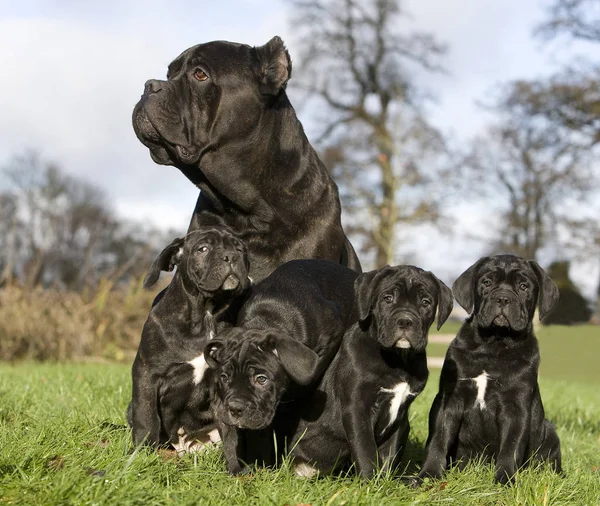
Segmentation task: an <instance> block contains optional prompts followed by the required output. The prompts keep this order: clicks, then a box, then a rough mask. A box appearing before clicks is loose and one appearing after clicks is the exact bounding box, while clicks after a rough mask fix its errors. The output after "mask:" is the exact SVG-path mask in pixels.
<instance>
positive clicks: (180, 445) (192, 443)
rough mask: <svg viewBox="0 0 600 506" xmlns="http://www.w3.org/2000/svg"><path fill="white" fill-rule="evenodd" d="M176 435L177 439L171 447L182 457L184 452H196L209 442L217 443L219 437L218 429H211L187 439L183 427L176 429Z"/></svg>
mask: <svg viewBox="0 0 600 506" xmlns="http://www.w3.org/2000/svg"><path fill="white" fill-rule="evenodd" d="M177 436H178V437H179V441H177V442H176V443H172V444H173V448H174V449H175V451H176V452H177V456H178V457H183V456H184V455H185V454H186V453H198V452H201V451H202V450H204V449H205V448H206V447H207V446H208V445H209V444H211V443H218V442H219V441H220V440H221V438H220V437H219V431H218V430H217V429H213V430H211V431H210V432H207V433H206V434H202V435H200V437H199V438H197V439H193V440H192V439H188V438H187V434H186V432H185V429H184V428H183V427H179V429H178V430H177Z"/></svg>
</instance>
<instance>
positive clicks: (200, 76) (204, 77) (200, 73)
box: [194, 69, 208, 81]
mask: <svg viewBox="0 0 600 506" xmlns="http://www.w3.org/2000/svg"><path fill="white" fill-rule="evenodd" d="M194 77H195V78H196V79H197V80H198V81H206V80H207V79H208V76H207V75H206V72H204V71H203V70H201V69H196V71H195V72H194Z"/></svg>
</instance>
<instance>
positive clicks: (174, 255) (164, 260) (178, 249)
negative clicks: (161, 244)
mask: <svg viewBox="0 0 600 506" xmlns="http://www.w3.org/2000/svg"><path fill="white" fill-rule="evenodd" d="M184 241H185V239H179V238H177V239H175V240H174V241H173V242H172V243H171V244H169V245H168V246H167V247H166V248H165V249H164V250H162V251H161V253H160V255H158V258H157V259H156V260H154V262H153V263H152V265H151V266H150V269H149V270H148V274H146V277H145V278H144V288H150V287H152V286H154V284H155V283H156V282H157V281H158V278H159V276H160V271H169V272H170V271H172V270H173V269H174V268H175V266H176V265H178V264H179V262H180V260H181V256H182V255H183V243H184Z"/></svg>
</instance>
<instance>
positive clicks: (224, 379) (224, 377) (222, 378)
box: [221, 373, 229, 383]
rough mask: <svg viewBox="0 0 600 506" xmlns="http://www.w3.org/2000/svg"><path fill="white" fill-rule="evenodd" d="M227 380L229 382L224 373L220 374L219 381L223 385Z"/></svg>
mask: <svg viewBox="0 0 600 506" xmlns="http://www.w3.org/2000/svg"><path fill="white" fill-rule="evenodd" d="M227 380H229V376H227V374H225V373H223V374H221V381H222V382H223V383H227Z"/></svg>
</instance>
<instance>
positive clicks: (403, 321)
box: [398, 318, 413, 329]
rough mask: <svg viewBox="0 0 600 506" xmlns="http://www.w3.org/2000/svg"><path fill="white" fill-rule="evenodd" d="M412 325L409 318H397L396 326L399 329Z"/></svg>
mask: <svg viewBox="0 0 600 506" xmlns="http://www.w3.org/2000/svg"><path fill="white" fill-rule="evenodd" d="M412 326H413V321H412V320H411V319H410V318H399V319H398V327H400V328H401V329H409V328H411V327H412Z"/></svg>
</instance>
